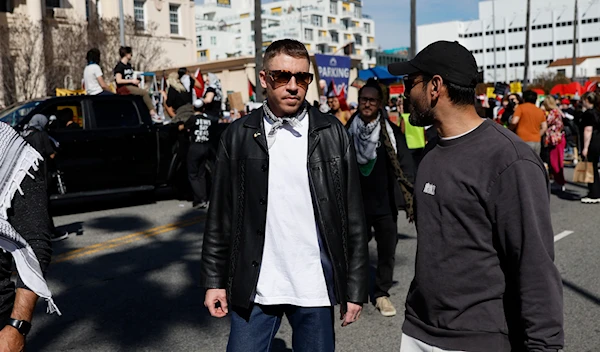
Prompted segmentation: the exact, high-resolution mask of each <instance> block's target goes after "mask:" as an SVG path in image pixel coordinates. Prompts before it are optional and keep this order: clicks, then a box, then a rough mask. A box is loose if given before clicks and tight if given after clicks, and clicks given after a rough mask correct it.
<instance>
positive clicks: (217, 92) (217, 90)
mask: <svg viewBox="0 0 600 352" xmlns="http://www.w3.org/2000/svg"><path fill="white" fill-rule="evenodd" d="M198 100H199V102H198V103H197V104H199V105H200V106H201V107H204V113H205V114H206V115H208V117H209V118H210V119H211V120H213V121H219V119H220V118H221V116H222V115H223V113H222V109H221V104H222V102H223V89H222V88H221V80H219V77H217V75H215V74H214V73H209V74H208V80H207V82H206V90H205V91H204V96H203V97H202V98H201V99H198Z"/></svg>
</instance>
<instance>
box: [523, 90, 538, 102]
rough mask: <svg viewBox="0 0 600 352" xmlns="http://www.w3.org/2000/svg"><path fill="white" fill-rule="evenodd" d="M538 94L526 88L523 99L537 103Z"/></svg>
mask: <svg viewBox="0 0 600 352" xmlns="http://www.w3.org/2000/svg"><path fill="white" fill-rule="evenodd" d="M537 98H538V94H537V93H536V92H534V91H532V90H526V91H524V92H523V100H525V102H526V103H531V104H535V103H536V102H537Z"/></svg>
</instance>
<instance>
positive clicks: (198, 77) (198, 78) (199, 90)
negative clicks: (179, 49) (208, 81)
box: [194, 68, 205, 98]
mask: <svg viewBox="0 0 600 352" xmlns="http://www.w3.org/2000/svg"><path fill="white" fill-rule="evenodd" d="M194 78H195V79H196V81H198V82H199V83H200V85H201V86H202V88H198V87H194V91H195V92H196V97H197V98H202V97H203V96H204V89H205V84H204V78H202V71H200V68H197V69H196V73H194Z"/></svg>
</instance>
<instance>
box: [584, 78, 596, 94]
mask: <svg viewBox="0 0 600 352" xmlns="http://www.w3.org/2000/svg"><path fill="white" fill-rule="evenodd" d="M598 83H599V82H598V81H595V80H589V81H587V82H585V86H584V87H585V91H586V92H595V91H596V90H597V89H598Z"/></svg>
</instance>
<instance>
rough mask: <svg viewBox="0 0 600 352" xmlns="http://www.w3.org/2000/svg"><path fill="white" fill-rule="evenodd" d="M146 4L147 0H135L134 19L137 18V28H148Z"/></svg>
mask: <svg viewBox="0 0 600 352" xmlns="http://www.w3.org/2000/svg"><path fill="white" fill-rule="evenodd" d="M145 4H146V1H145V0H134V1H133V19H134V20H135V29H137V30H141V31H143V30H145V29H146V14H145V11H146V10H145V6H144V5H145Z"/></svg>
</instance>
